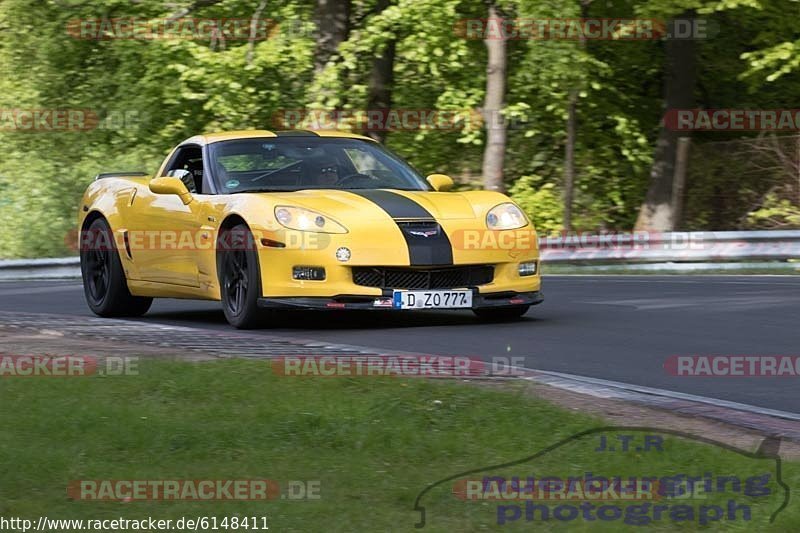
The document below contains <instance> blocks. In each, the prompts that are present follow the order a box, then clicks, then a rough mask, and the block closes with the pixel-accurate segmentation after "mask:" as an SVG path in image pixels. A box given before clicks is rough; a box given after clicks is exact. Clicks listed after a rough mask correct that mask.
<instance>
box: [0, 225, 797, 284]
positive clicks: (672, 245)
mask: <svg viewBox="0 0 800 533" xmlns="http://www.w3.org/2000/svg"><path fill="white" fill-rule="evenodd" d="M539 247H540V250H541V258H542V261H543V262H544V263H549V264H554V265H576V266H580V265H586V266H587V270H590V269H589V268H588V267H589V266H591V267H592V268H591V270H592V271H602V270H604V269H606V270H609V269H613V268H620V267H630V269H631V270H649V271H652V270H667V271H669V270H698V271H702V270H709V269H720V270H736V269H742V268H755V267H758V266H761V267H764V268H776V267H779V266H780V263H779V262H786V261H789V260H800V230H787V231H698V232H672V233H653V232H632V233H609V234H590V233H574V234H572V233H568V234H565V235H561V236H558V237H542V238H540V239H539ZM754 261H765V263H754ZM766 262H770V263H766ZM784 264H787V265H789V266H792V265H793V264H794V263H784ZM798 267H799V268H800V265H798ZM78 277H80V260H79V259H78V258H77V257H61V258H52V259H6V260H0V280H11V279H15V280H19V279H22V280H24V279H58V278H78Z"/></svg>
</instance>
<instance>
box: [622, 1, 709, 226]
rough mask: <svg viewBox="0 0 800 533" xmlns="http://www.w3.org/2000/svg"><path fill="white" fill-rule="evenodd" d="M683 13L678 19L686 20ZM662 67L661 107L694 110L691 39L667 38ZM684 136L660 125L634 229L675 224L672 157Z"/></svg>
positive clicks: (688, 15)
mask: <svg viewBox="0 0 800 533" xmlns="http://www.w3.org/2000/svg"><path fill="white" fill-rule="evenodd" d="M690 16H691V13H684V14H683V15H681V17H680V18H688V17H690ZM665 54H666V57H665V65H664V107H665V111H666V110H670V109H687V108H693V107H694V86H695V47H694V42H693V41H692V40H691V39H677V40H676V39H667V41H666V43H665ZM681 135H686V134H685V133H681V132H677V131H672V130H670V129H667V128H665V127H664V125H663V124H662V125H661V132H660V134H659V136H658V140H657V142H656V150H655V156H654V159H653V166H652V168H651V169H650V187H649V189H648V191H647V196H646V197H645V201H644V204H642V207H641V209H640V210H639V217H638V219H637V220H636V228H635V229H637V230H648V231H671V230H672V229H673V228H674V225H675V213H674V211H673V206H672V182H673V176H674V174H675V157H676V154H677V149H678V137H679V136H681Z"/></svg>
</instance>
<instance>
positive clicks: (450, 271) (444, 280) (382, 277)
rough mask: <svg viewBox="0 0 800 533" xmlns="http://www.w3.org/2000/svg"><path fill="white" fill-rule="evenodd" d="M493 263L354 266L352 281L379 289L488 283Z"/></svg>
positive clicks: (468, 285) (437, 287) (455, 286)
mask: <svg viewBox="0 0 800 533" xmlns="http://www.w3.org/2000/svg"><path fill="white" fill-rule="evenodd" d="M493 279H494V267H493V266H490V265H471V266H463V267H449V268H436V269H415V268H380V267H354V268H353V281H354V282H355V284H356V285H361V286H363V287H380V288H382V289H454V288H457V287H474V286H477V285H485V284H486V283H491V282H492V280H493Z"/></svg>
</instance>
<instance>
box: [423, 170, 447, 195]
mask: <svg viewBox="0 0 800 533" xmlns="http://www.w3.org/2000/svg"><path fill="white" fill-rule="evenodd" d="M426 179H427V180H428V183H430V184H431V186H432V187H433V189H434V190H435V191H439V192H444V191H449V190H450V189H452V188H453V185H454V183H453V178H451V177H450V176H447V175H445V174H431V175H430V176H428V177H427V178H426Z"/></svg>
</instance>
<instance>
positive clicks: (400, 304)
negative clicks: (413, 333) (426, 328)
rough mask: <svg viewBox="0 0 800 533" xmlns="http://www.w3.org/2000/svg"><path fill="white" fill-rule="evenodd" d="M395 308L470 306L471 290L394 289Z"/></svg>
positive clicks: (457, 307)
mask: <svg viewBox="0 0 800 533" xmlns="http://www.w3.org/2000/svg"><path fill="white" fill-rule="evenodd" d="M392 307H394V308H395V309H459V308H471V307H472V291H471V290H458V291H394V293H393V298H392Z"/></svg>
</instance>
